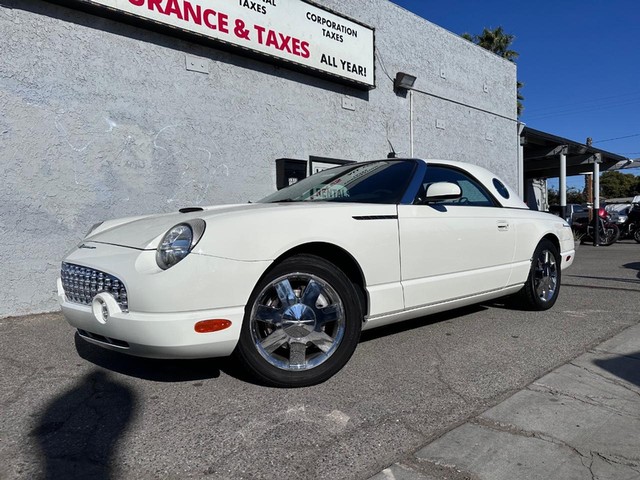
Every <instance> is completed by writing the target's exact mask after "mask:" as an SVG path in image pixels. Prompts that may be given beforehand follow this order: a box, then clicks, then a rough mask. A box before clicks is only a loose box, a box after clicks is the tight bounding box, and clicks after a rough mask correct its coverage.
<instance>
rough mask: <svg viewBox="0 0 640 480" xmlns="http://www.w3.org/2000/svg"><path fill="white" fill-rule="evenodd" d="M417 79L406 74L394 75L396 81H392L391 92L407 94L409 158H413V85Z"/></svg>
mask: <svg viewBox="0 0 640 480" xmlns="http://www.w3.org/2000/svg"><path fill="white" fill-rule="evenodd" d="M416 80H417V78H416V77H415V76H413V75H409V74H408V73H404V72H398V73H396V79H395V80H394V81H393V91H394V92H396V93H398V92H399V91H402V90H407V91H408V92H409V144H410V148H411V153H410V156H411V158H413V85H414V84H415V83H416Z"/></svg>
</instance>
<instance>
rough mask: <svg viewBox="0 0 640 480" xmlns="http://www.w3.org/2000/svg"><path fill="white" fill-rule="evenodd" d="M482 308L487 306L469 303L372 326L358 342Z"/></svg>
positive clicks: (423, 325)
mask: <svg viewBox="0 0 640 480" xmlns="http://www.w3.org/2000/svg"><path fill="white" fill-rule="evenodd" d="M484 310H487V307H486V306H484V305H470V306H468V307H461V308H456V309H455V310H449V311H448V312H442V313H434V314H432V315H426V316H424V317H419V318H414V319H411V320H405V321H402V322H399V323H393V324H391V325H385V326H383V327H377V328H373V329H371V330H366V331H364V332H362V335H361V336H360V342H368V341H370V340H375V339H377V338H381V337H386V336H388V335H395V334H397V333H400V332H407V331H410V330H415V329H416V328H421V327H425V326H427V325H432V324H434V323H440V322H445V321H447V320H453V319H454V318H459V317H464V316H465V315H471V314H472V313H477V312H482V311H484Z"/></svg>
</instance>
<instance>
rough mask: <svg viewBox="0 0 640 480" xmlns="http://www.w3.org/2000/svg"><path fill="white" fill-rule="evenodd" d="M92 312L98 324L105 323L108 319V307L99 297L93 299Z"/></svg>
mask: <svg viewBox="0 0 640 480" xmlns="http://www.w3.org/2000/svg"><path fill="white" fill-rule="evenodd" d="M92 310H93V316H94V317H96V320H98V321H99V322H100V323H107V320H108V319H109V307H108V306H107V304H106V302H105V301H104V300H103V299H101V298H99V297H96V298H94V299H93V308H92Z"/></svg>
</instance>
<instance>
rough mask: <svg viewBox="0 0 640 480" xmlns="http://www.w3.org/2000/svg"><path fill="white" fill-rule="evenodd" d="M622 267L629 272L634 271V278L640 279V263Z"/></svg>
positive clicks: (627, 264) (626, 264)
mask: <svg viewBox="0 0 640 480" xmlns="http://www.w3.org/2000/svg"><path fill="white" fill-rule="evenodd" d="M623 267H624V268H628V269H630V270H636V272H637V273H636V277H638V278H639V279H640V262H631V263H625V264H624V265H623Z"/></svg>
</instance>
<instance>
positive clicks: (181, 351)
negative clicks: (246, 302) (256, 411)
mask: <svg viewBox="0 0 640 480" xmlns="http://www.w3.org/2000/svg"><path fill="white" fill-rule="evenodd" d="M58 299H59V301H60V307H61V309H62V313H63V314H64V316H65V318H66V319H67V321H68V322H69V324H70V325H71V326H73V327H75V328H77V329H78V330H79V333H80V336H81V337H82V338H83V339H84V340H86V341H88V342H90V343H94V344H96V345H100V346H101V347H105V348H108V349H110V350H117V351H120V352H124V353H128V354H131V355H136V356H140V357H149V358H207V357H223V356H227V355H230V354H231V353H232V352H233V349H234V348H235V347H236V344H237V343H238V338H239V336H240V328H241V326H242V318H243V316H244V307H234V308H220V309H213V310H203V311H195V312H179V313H140V312H131V311H129V312H123V311H122V310H121V309H120V307H119V306H118V304H117V303H116V301H115V299H114V298H113V297H112V296H111V295H109V294H108V293H100V294H98V295H96V297H95V298H94V299H93V302H92V304H91V305H89V306H87V305H81V304H78V303H72V302H69V301H67V299H66V297H65V294H64V290H63V289H62V282H61V281H60V279H58ZM211 319H225V320H230V321H231V326H230V327H229V328H227V329H225V330H221V331H218V332H212V333H197V332H196V331H195V329H194V326H195V324H196V323H197V322H199V321H201V320H211Z"/></svg>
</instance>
